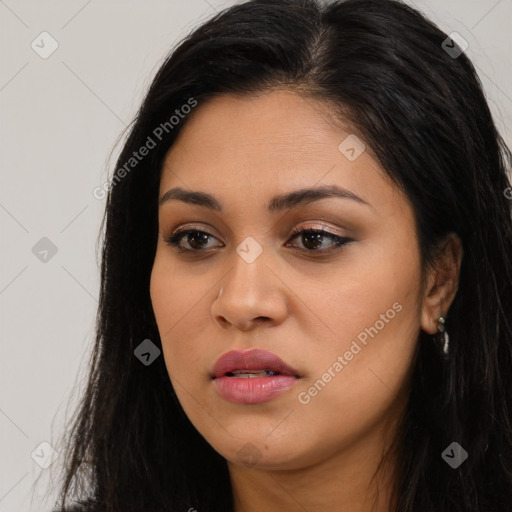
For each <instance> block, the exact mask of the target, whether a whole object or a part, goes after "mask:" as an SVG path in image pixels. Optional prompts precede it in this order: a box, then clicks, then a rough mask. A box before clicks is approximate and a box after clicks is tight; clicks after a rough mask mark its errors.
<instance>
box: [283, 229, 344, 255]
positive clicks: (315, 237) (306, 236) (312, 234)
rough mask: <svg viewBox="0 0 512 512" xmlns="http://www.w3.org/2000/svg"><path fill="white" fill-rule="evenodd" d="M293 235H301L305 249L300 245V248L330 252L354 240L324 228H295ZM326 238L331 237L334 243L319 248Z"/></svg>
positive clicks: (309, 250) (296, 236)
mask: <svg viewBox="0 0 512 512" xmlns="http://www.w3.org/2000/svg"><path fill="white" fill-rule="evenodd" d="M292 235H295V236H293V237H292V238H291V240H293V239H294V238H298V237H299V236H300V237H301V241H302V244H303V245H304V246H305V249H303V248H302V247H300V249H303V250H306V251H308V252H319V253H329V252H333V251H335V250H337V249H339V248H340V247H341V246H342V245H345V244H348V243H349V242H352V241H353V240H352V239H351V238H347V237H343V236H339V235H335V234H334V233H330V232H329V231H325V230H323V229H313V228H308V229H294V230H293V231H292ZM325 239H330V240H331V241H332V242H333V244H331V246H330V247H328V248H327V249H320V250H319V249H318V248H319V247H321V245H322V242H323V241H324V240H325Z"/></svg>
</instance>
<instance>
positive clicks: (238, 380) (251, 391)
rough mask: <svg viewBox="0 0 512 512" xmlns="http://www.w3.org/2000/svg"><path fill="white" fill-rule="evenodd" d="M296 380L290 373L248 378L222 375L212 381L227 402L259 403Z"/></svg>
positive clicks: (277, 393)
mask: <svg viewBox="0 0 512 512" xmlns="http://www.w3.org/2000/svg"><path fill="white" fill-rule="evenodd" d="M297 380H298V379H297V377H293V376H291V375H275V376H270V377H250V378H243V377H227V376H224V377H217V378H216V379H214V382H215V386H216V387H217V391H218V392H219V394H220V396H222V398H224V399H225V400H227V401H228V402H233V403H235V404H260V403H262V402H268V401H269V400H272V398H274V397H276V396H277V395H279V394H280V393H282V392H283V391H286V390H287V389H290V388H291V387H292V386H293V385H294V384H295V383H296V382H297Z"/></svg>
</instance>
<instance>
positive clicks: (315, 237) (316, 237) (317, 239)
mask: <svg viewBox="0 0 512 512" xmlns="http://www.w3.org/2000/svg"><path fill="white" fill-rule="evenodd" d="M308 238H309V239H310V240H312V241H313V247H308V244H307V243H305V244H304V245H305V246H306V247H308V249H317V248H318V247H320V246H321V245H322V240H321V239H322V238H323V235H322V234H321V233H306V234H305V235H303V242H304V240H307V239H308Z"/></svg>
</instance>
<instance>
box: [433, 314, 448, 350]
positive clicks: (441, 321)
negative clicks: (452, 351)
mask: <svg viewBox="0 0 512 512" xmlns="http://www.w3.org/2000/svg"><path fill="white" fill-rule="evenodd" d="M445 323H446V319H445V317H444V316H440V317H439V318H438V319H437V328H438V331H437V333H436V336H437V339H438V342H439V344H440V345H442V350H443V356H444V358H445V359H446V358H448V353H449V346H450V337H449V336H448V333H447V332H446V328H445Z"/></svg>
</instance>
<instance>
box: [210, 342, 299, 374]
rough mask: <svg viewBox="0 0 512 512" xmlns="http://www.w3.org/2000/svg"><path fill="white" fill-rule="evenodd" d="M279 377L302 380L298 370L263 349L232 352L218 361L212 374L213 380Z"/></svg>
mask: <svg viewBox="0 0 512 512" xmlns="http://www.w3.org/2000/svg"><path fill="white" fill-rule="evenodd" d="M279 375H284V376H289V377H296V378H300V375H299V374H298V372H297V370H295V369H294V368H292V367H291V366H289V365H287V364H286V363H285V362H284V361H283V360H282V359H281V358H279V357H278V356H276V355H275V354H272V353H271V352H268V351H266V350H261V349H250V350H245V351H240V350H231V351H229V352H227V353H226V354H224V355H222V356H221V357H220V358H219V359H218V360H217V362H216V363H215V366H214V367H213V370H212V372H211V378H212V379H217V378H219V377H232V378H237V379H253V378H257V377H260V378H261V377H275V376H279Z"/></svg>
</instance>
